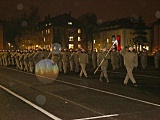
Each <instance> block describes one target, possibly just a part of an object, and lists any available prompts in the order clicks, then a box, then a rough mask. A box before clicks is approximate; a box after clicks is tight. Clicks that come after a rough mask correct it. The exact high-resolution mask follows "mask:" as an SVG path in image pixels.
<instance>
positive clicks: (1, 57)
mask: <svg viewBox="0 0 160 120" xmlns="http://www.w3.org/2000/svg"><path fill="white" fill-rule="evenodd" d="M0 65H1V66H2V65H3V51H2V50H0Z"/></svg>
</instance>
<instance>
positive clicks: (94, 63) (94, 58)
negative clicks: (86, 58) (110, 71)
mask: <svg viewBox="0 0 160 120" xmlns="http://www.w3.org/2000/svg"><path fill="white" fill-rule="evenodd" d="M92 64H93V68H96V67H97V52H96V50H95V49H94V50H93V52H92Z"/></svg>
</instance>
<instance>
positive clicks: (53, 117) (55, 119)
mask: <svg viewBox="0 0 160 120" xmlns="http://www.w3.org/2000/svg"><path fill="white" fill-rule="evenodd" d="M0 88H2V89H3V90H5V91H7V92H8V93H10V94H12V95H13V96H15V97H17V98H19V99H20V100H22V101H23V102H25V103H27V104H28V105H30V106H32V107H33V108H35V109H37V110H39V111H40V112H42V113H43V114H45V115H47V116H48V117H50V118H52V119H54V120H61V119H60V118H58V117H56V116H54V115H53V114H51V113H49V112H48V111H46V110H44V109H43V108H41V107H39V106H37V105H35V104H34V103H32V102H30V101H29V100H27V99H25V98H23V97H21V96H20V95H18V94H16V93H14V92H12V91H11V90H9V89H7V88H6V87H4V86H2V85H0Z"/></svg>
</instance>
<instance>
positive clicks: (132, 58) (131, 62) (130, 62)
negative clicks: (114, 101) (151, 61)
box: [120, 46, 138, 86]
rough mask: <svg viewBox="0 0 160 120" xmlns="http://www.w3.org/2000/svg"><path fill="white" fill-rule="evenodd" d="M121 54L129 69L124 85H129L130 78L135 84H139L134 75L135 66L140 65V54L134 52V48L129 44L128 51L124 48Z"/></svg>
mask: <svg viewBox="0 0 160 120" xmlns="http://www.w3.org/2000/svg"><path fill="white" fill-rule="evenodd" d="M120 54H121V55H122V56H123V58H124V65H125V67H126V70H127V75H126V77H125V80H124V85H126V86H127V83H128V80H129V79H130V80H131V81H132V83H133V84H134V86H137V84H136V81H135V79H134V77H133V73H132V72H133V68H134V67H137V66H138V55H137V53H135V52H134V48H133V47H132V46H129V48H128V51H126V50H124V49H122V50H121V51H120Z"/></svg>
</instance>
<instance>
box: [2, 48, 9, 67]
mask: <svg viewBox="0 0 160 120" xmlns="http://www.w3.org/2000/svg"><path fill="white" fill-rule="evenodd" d="M9 57H10V53H9V52H8V50H5V51H4V54H3V66H8V65H9V64H10V62H9Z"/></svg>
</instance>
